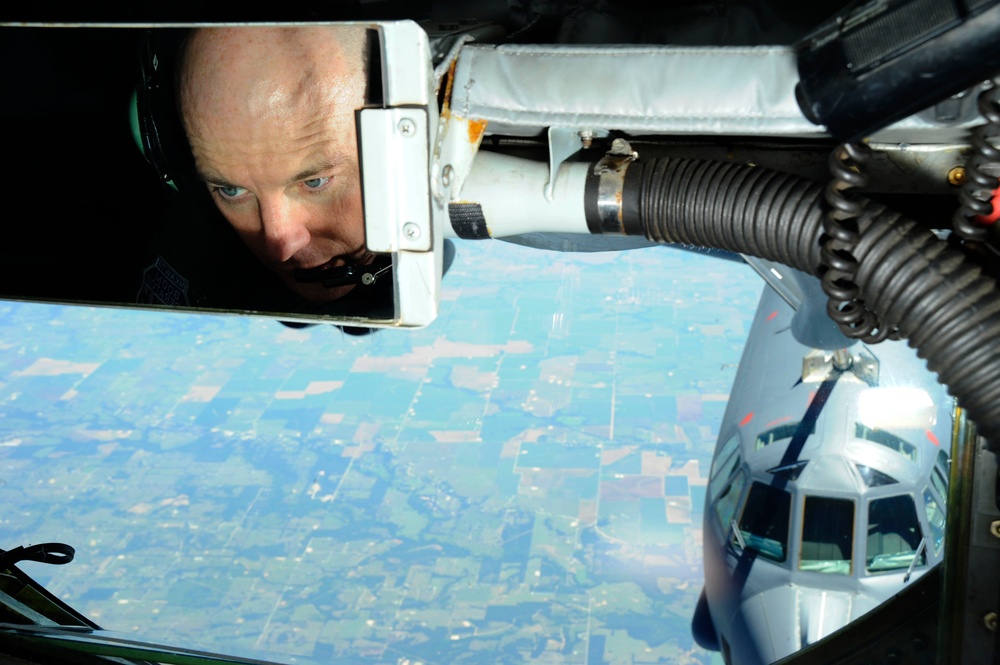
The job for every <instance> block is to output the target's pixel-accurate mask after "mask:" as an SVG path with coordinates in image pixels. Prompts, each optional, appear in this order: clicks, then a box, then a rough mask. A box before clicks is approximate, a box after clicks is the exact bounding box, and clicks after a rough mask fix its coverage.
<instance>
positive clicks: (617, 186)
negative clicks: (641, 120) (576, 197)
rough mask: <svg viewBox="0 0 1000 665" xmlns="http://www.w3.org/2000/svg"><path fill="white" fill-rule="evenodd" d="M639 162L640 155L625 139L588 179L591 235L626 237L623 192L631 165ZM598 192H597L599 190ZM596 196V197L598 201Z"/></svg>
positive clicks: (612, 145) (588, 219) (588, 216)
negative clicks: (608, 234)
mask: <svg viewBox="0 0 1000 665" xmlns="http://www.w3.org/2000/svg"><path fill="white" fill-rule="evenodd" d="M637 159H639V153H637V152H635V151H634V150H632V146H631V145H629V142H628V141H626V140H625V139H621V138H618V139H615V140H614V141H612V142H611V149H610V150H608V152H607V153H606V154H605V155H604V157H602V158H601V159H600V161H598V162H597V163H596V164H594V168H593V171H592V172H591V174H590V176H589V177H588V178H587V190H588V200H589V201H594V205H593V206H590V205H588V206H587V228H588V229H590V232H591V233H614V234H618V235H624V234H625V227H624V223H623V221H622V190H623V189H624V186H625V172H626V171H627V170H628V166H629V164H631V163H632V162H634V161H635V160H637ZM595 190H596V191H595ZM595 197H596V198H595Z"/></svg>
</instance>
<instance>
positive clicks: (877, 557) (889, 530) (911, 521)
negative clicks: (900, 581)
mask: <svg viewBox="0 0 1000 665" xmlns="http://www.w3.org/2000/svg"><path fill="white" fill-rule="evenodd" d="M921 539H922V534H921V533H920V523H919V522H918V521H917V509H916V507H915V506H914V505H913V498H912V497H911V496H909V495H907V494H904V495H901V496H893V497H888V498H885V499H874V500H873V501H871V502H870V503H869V504H868V551H867V553H866V555H865V570H867V571H868V572H869V573H882V572H886V571H890V570H906V569H907V568H909V567H910V564H911V563H912V562H913V557H914V556H915V554H916V552H917V549H918V548H919V547H920V541H921ZM926 564H927V555H926V554H925V553H924V552H921V553H920V559H919V560H918V561H917V565H920V566H923V565H926Z"/></svg>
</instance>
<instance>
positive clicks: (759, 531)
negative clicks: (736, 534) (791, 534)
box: [734, 482, 792, 561]
mask: <svg viewBox="0 0 1000 665" xmlns="http://www.w3.org/2000/svg"><path fill="white" fill-rule="evenodd" d="M791 507H792V495H791V494H789V493H788V492H786V491H785V490H782V489H778V488H776V487H771V486H770V485H765V484H764V483H757V482H755V483H754V484H753V485H751V486H750V492H749V493H748V494H747V500H746V503H745V504H744V505H743V512H742V513H741V515H740V522H739V529H740V533H741V534H742V536H743V541H744V542H745V543H746V547H747V549H751V550H756V551H757V552H759V553H760V555H761V556H763V557H766V558H768V559H772V560H774V561H784V560H785V552H786V550H787V549H788V520H789V514H790V512H791ZM734 540H735V538H734Z"/></svg>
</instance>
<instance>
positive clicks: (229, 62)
mask: <svg viewBox="0 0 1000 665" xmlns="http://www.w3.org/2000/svg"><path fill="white" fill-rule="evenodd" d="M366 44H367V41H366V30H365V28H364V27H359V26H343V25H341V26H309V27H240V28H204V29H201V30H197V31H195V32H194V33H193V34H192V35H191V36H190V38H189V40H188V42H187V44H186V45H185V48H184V51H183V53H182V57H181V63H180V67H179V78H178V93H179V106H180V112H181V117H182V120H183V123H184V128H185V131H186V133H187V137H188V142H189V143H190V145H191V152H192V154H193V156H194V160H195V166H196V167H197V169H198V173H199V174H200V175H201V177H202V179H203V180H204V181H205V182H206V184H207V185H208V187H209V190H210V191H211V192H212V194H213V198H214V199H215V202H216V205H217V206H218V207H219V210H220V211H221V212H222V214H223V215H224V216H225V217H226V219H227V220H228V221H229V223H230V224H231V225H232V226H233V227H234V228H235V229H236V231H237V232H238V233H239V234H240V236H241V238H242V239H243V241H244V242H245V243H246V244H247V246H248V247H249V248H250V249H251V250H252V251H253V252H254V253H255V254H256V255H257V256H258V258H260V259H261V261H262V262H264V263H265V264H266V265H268V266H269V267H271V268H272V269H273V270H275V272H277V273H278V274H279V275H280V276H281V277H283V278H284V279H285V281H286V282H287V283H288V285H289V286H290V288H292V289H293V290H294V291H296V292H297V293H299V294H300V295H303V296H305V297H307V298H309V299H311V300H329V299H332V298H331V296H332V297H337V296H336V295H335V294H336V293H337V292H338V290H337V289H332V290H324V289H323V288H322V287H320V286H317V285H316V284H306V285H303V284H298V283H296V282H295V281H294V279H293V278H292V274H293V271H294V270H295V269H307V268H315V267H319V266H332V265H342V264H344V263H351V262H357V261H359V260H367V258H366V254H365V249H364V220H363V215H362V213H361V203H360V187H359V175H358V156H357V139H356V132H355V123H354V113H355V111H356V110H357V109H359V108H361V107H362V106H363V105H364V102H365V88H366V83H367V75H366V67H365V64H366V63H365V60H366V58H365V56H366V51H367V46H366ZM340 291H341V292H346V291H344V290H343V289H341V290H340ZM341 295H342V293H341Z"/></svg>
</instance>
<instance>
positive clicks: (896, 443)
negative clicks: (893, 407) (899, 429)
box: [854, 423, 917, 462]
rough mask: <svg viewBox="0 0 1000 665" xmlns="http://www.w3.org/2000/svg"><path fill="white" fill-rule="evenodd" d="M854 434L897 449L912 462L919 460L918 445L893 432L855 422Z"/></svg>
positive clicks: (891, 448)
mask: <svg viewBox="0 0 1000 665" xmlns="http://www.w3.org/2000/svg"><path fill="white" fill-rule="evenodd" d="M854 436H856V437H857V438H859V439H864V440H866V441H871V442H872V443H877V444H879V445H880V446H885V447H886V448H889V449H890V450H895V451H896V452H897V453H899V454H900V455H902V456H904V457H906V458H907V459H908V460H910V461H911V462H916V461H917V447H916V446H914V445H913V444H912V443H910V442H908V441H906V440H905V439H903V438H902V437H898V436H896V435H895V434H893V433H891V432H887V431H885V430H881V429H872V428H871V427H868V426H866V425H862V424H861V423H855V424H854Z"/></svg>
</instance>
